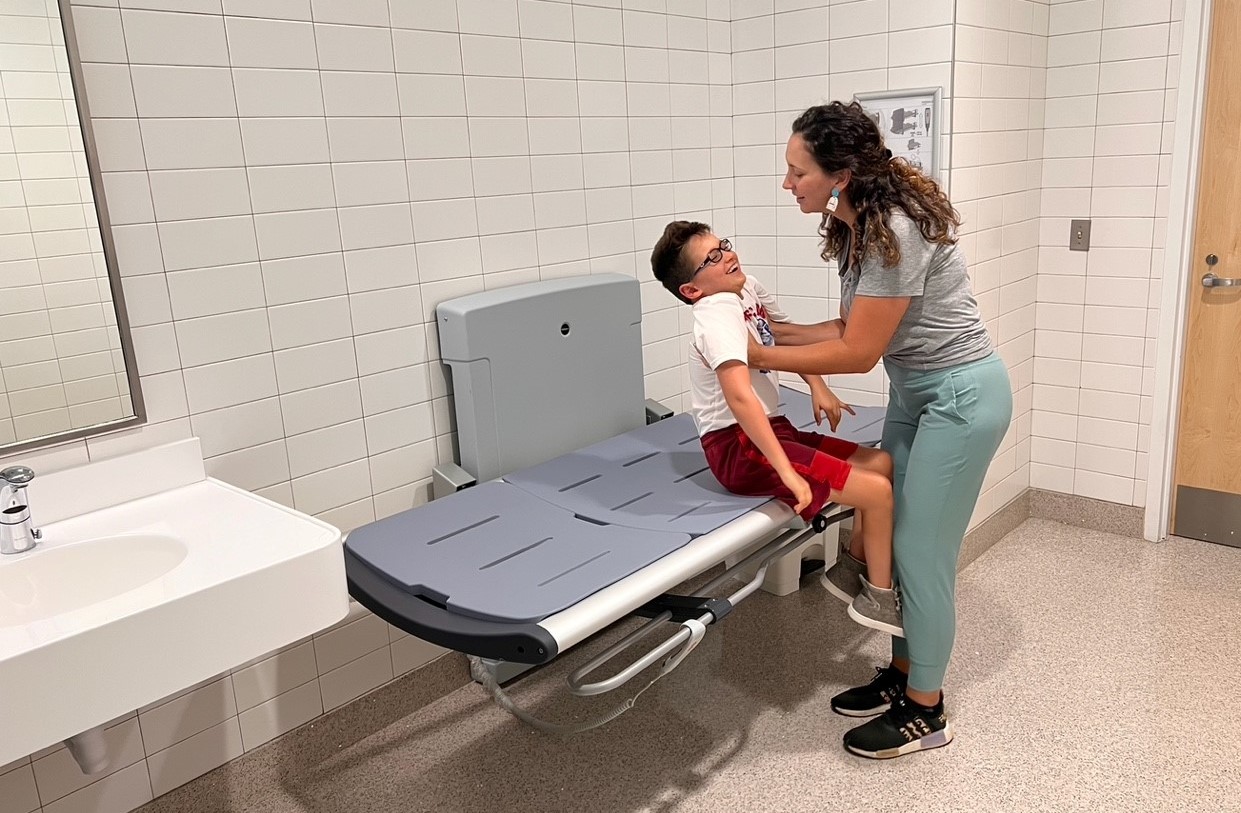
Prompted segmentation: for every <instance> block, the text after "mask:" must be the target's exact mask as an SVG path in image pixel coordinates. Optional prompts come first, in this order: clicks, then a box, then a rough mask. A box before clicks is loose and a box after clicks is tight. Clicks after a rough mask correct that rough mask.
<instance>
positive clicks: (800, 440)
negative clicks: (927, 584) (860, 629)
mask: <svg viewBox="0 0 1241 813" xmlns="http://www.w3.org/2000/svg"><path fill="white" fill-rule="evenodd" d="M651 268H652V270H653V271H654V273H655V278H656V279H658V280H659V281H660V282H661V283H663V285H664V287H665V288H667V289H668V290H669V291H670V292H671V293H672V294H673V295H674V296H676V297H677V298H678V299H680V300H681V301H682V302H686V303H688V304H689V305H691V306H692V307H693V313H694V342H693V344H692V345H691V346H690V360H689V365H690V394H691V407H690V409H691V412H692V413H693V415H694V422H695V424H696V425H697V427H698V434H699V436H700V437H701V439H702V448H703V451H704V452H705V454H706V458H707V463H708V465H709V466H710V467H711V472H712V473H713V474H714V475H715V476H716V478H717V479H718V480H719V481H720V484H721V485H723V486H724V487H725V488H727V489H728V490H729V491H732V492H734V493H736V494H745V495H750V496H759V495H771V496H773V497H776V498H777V499H779V500H781V501H782V502H784V503H786V504H788V505H789V506H792V508H793V510H794V511H796V512H797V513H798V514H799V515H800V516H801V517H802V518H803V519H805V520H806V521H809V520H811V519H812V518H813V517H814V515H815V514H816V513H817V512H818V511H819V510H820V509H821V508H822V507H823V506H824V504H826V503H827V502H828V501H829V500H830V501H833V502H837V503H840V504H842V505H851V506H854V507H855V508H856V509H857V513H856V514H855V516H854V531H853V533H854V535H855V536H856V535H859V534H861V535H862V536H863V539H862V542H863V549H864V551H865V556H866V561H865V563H863V562H860V561H858V560H857V559H854V558H853V557H852V556H850V555H849V554H848V552H847V551H844V550H842V551H841V552H840V556H839V559H838V560H837V562H836V564H835V565H833V566H832V567H831V568H829V569H828V571H827V572H826V573H825V574H824V576H823V584H824V586H825V587H826V588H827V589H828V591H829V592H831V593H832V595H834V596H836V597H838V598H840V599H842V600H844V601H847V602H850V605H849V615H850V617H852V618H853V619H854V620H855V621H857V622H858V623H860V624H863V625H865V626H868V627H872V628H874V629H879V630H883V631H884V632H887V633H889V634H892V635H904V630H903V629H902V627H901V615H900V604H899V601H898V599H897V595H896V591H895V590H894V589H893V586H892V482H891V479H890V478H891V476H892V459H891V457H890V456H889V455H888V454H887V453H886V452H883V451H880V450H878V449H864V448H861V447H859V446H858V445H857V444H856V443H851V442H849V441H846V440H842V439H840V438H836V437H830V436H826V435H820V434H817V433H814V432H801V431H798V430H797V429H796V427H794V426H793V424H792V423H790V422H789V420H788V419H787V418H785V417H784V416H783V415H780V414H779V411H778V404H779V393H778V389H777V387H778V381H777V379H776V376H775V375H774V374H773V373H770V372H766V371H762V370H751V369H749V367H747V366H746V358H747V354H748V350H747V347H748V341H749V340H750V339H751V338H752V339H753V340H754V341H757V342H761V343H762V344H765V345H768V346H770V345H773V344H775V343H776V341H777V339H779V338H781V337H784V340H785V341H786V342H788V343H798V340H799V339H800V340H803V341H804V340H807V339H808V338H809V337H808V336H807V335H806V333H805V326H798V325H793V324H789V323H788V318H787V317H786V316H785V315H784V313H783V312H781V311H780V310H779V307H778V306H777V304H776V301H775V299H774V298H773V297H772V296H771V295H770V294H768V293H767V292H766V291H765V290H764V289H763V288H762V286H761V285H759V284H758V283H757V282H755V281H754V280H750V279H747V278H746V276H745V274H744V273H742V271H741V263H740V261H739V260H738V258H737V255H736V253H735V252H733V250H732V244H731V243H730V242H729V241H728V240H721V239H720V238H718V237H716V236H715V235H714V234H712V233H711V228H710V227H709V226H707V225H706V224H705V223H693V222H688V221H684V220H678V221H674V222H672V223H669V224H668V226H667V228H665V229H664V234H663V236H662V237H661V238H660V239H659V242H658V243H656V244H655V249H654V251H653V252H652V253H651ZM799 328H802V330H800V331H799ZM802 378H803V379H804V380H805V381H806V383H807V384H808V385H809V386H810V395H811V399H812V404H813V408H814V416H815V422H816V423H821V422H822V419H823V417H824V416H825V415H826V416H827V418H828V423H829V424H830V425H831V428H832V429H833V430H834V429H835V428H836V425H837V424H838V423H839V422H840V412H841V409H846V410H849V411H850V412H852V411H853V410H852V409H849V407H848V405H845V404H842V403H841V401H840V400H839V399H838V398H836V396H835V395H834V394H833V393H832V391H831V390H829V389H828V388H827V385H826V384H824V383H823V379H822V377H820V376H802ZM863 515H864V516H865V520H866V521H865V523H864V527H865V532H864V533H863V530H862V529H863V523H862V522H861V518H862V516H863ZM863 570H865V575H863Z"/></svg>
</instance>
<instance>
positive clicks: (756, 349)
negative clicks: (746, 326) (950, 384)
mask: <svg viewBox="0 0 1241 813" xmlns="http://www.w3.org/2000/svg"><path fill="white" fill-rule="evenodd" d="M746 339H747V340H748V342H749V345H748V350H747V351H746V366H747V367H749V368H750V369H753V370H761V369H763V367H762V365H761V364H759V358H758V357H759V355H760V354H761V353H762V352H763V350H765V349H766V348H765V347H763V346H762V345H761V344H759V343H758V342H757V341H755V339H754V336H753V334H751V333H750V332H749V331H746Z"/></svg>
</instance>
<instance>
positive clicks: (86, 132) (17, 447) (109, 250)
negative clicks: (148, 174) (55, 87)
mask: <svg viewBox="0 0 1241 813" xmlns="http://www.w3.org/2000/svg"><path fill="white" fill-rule="evenodd" d="M70 2H71V0H57V4H56V5H57V7H58V8H59V10H60V29H61V33H62V35H63V36H64V40H65V58H66V60H67V61H68V63H69V81H70V84H72V85H73V100H74V104H75V105H76V107H77V111H78V127H79V128H80V129H81V131H82V147H83V151H84V152H85V154H86V170H87V174H88V175H89V176H90V186H91V195H92V196H93V197H94V199H95V216H96V220H97V221H98V224H99V238H100V242H101V243H102V245H103V257H104V264H105V265H106V266H107V269H108V287H109V289H110V290H111V292H112V306H113V307H114V308H115V310H116V329H117V332H118V334H119V339H120V343H121V354H122V357H123V358H124V359H125V375H126V378H127V379H128V381H129V398H130V404H131V405H132V406H133V412H134V414H133V415H132V416H131V417H128V418H120V419H118V420H115V421H108V422H105V423H98V424H94V425H93V426H87V427H84V428H82V429H71V430H69V431H67V432H56V433H53V434H50V435H40V436H39V437H35V438H30V439H28V440H18V441H17V442H15V443H11V444H8V445H4V446H0V458H2V457H9V456H10V455H12V454H14V453H16V452H24V451H30V450H31V449H36V448H41V447H44V446H52V445H56V444H60V443H65V442H67V441H72V440H80V439H82V438H86V437H89V436H91V435H98V434H102V433H104V432H113V431H116V430H118V429H126V428H129V427H133V426H138V425H141V424H144V423H146V420H147V413H146V404H145V403H144V401H143V400H142V389H141V387H140V386H139V381H138V379H139V376H138V364H137V361H136V359H135V357H134V344H133V337H132V335H131V334H130V329H129V315H128V313H127V312H126V310H125V298H124V296H123V294H122V290H121V271H120V268H119V267H118V266H117V262H116V246H115V244H114V243H113V241H112V221H111V220H110V219H109V218H108V206H107V203H106V202H105V201H104V194H103V176H102V175H101V174H100V171H99V156H98V153H97V152H96V148H95V134H94V132H93V131H92V130H91V124H90V122H91V119H90V105H89V104H88V103H87V100H86V77H85V76H84V75H83V73H82V60H81V58H80V56H79V54H78V41H77V36H76V34H75V32H74V28H73V16H72V13H71V8H70Z"/></svg>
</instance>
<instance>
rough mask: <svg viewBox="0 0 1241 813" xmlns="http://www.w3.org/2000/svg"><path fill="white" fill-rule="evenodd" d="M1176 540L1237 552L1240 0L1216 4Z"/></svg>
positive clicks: (1240, 477) (1240, 492) (1240, 522)
mask: <svg viewBox="0 0 1241 813" xmlns="http://www.w3.org/2000/svg"><path fill="white" fill-rule="evenodd" d="M1213 6H1214V11H1213V13H1212V20H1211V39H1210V46H1209V48H1210V50H1209V52H1208V54H1207V65H1208V69H1207V88H1206V108H1205V112H1204V118H1203V139H1202V163H1201V165H1200V169H1199V175H1200V176H1201V177H1200V179H1199V189H1198V201H1197V216H1196V218H1195V219H1196V226H1195V230H1194V235H1193V254H1192V255H1191V265H1190V269H1189V270H1190V273H1189V280H1188V284H1189V285H1190V291H1189V296H1188V299H1189V314H1188V327H1187V332H1186V337H1185V339H1186V341H1185V359H1184V367H1183V369H1184V379H1183V381H1182V387H1181V401H1180V427H1179V430H1178V433H1177V449H1176V467H1175V487H1174V491H1173V513H1172V533H1174V534H1176V535H1177V536H1188V537H1192V538H1194V539H1205V540H1207V541H1210V542H1220V543H1224V544H1229V545H1237V546H1241V47H1239V46H1238V43H1241V0H1214V3H1213Z"/></svg>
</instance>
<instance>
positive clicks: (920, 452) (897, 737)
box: [749, 102, 1012, 759]
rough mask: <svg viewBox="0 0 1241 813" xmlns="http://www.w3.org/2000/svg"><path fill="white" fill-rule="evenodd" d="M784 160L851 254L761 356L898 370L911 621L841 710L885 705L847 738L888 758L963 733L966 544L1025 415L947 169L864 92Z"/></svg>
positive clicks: (806, 365) (898, 460) (890, 435)
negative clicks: (828, 295)
mask: <svg viewBox="0 0 1241 813" xmlns="http://www.w3.org/2000/svg"><path fill="white" fill-rule="evenodd" d="M785 160H786V162H787V163H788V174H787V175H786V176H785V179H784V188H785V189H787V190H789V191H790V192H792V193H793V196H794V197H795V198H796V199H797V202H798V204H799V206H800V207H801V210H802V211H803V212H805V213H807V214H819V215H821V216H822V223H821V224H820V226H819V234H820V235H821V236H822V237H823V241H824V242H823V251H822V257H823V259H824V260H825V261H826V260H829V259H835V260H836V261H837V262H838V263H839V265H840V275H841V300H840V319H836V320H833V321H831V322H826V323H823V324H821V325H818V326H816V328H817V329H816V330H815V331H814V332H813V334H812V340H813V341H812V343H803V344H800V346H788V345H785V346H779V345H777V346H775V347H761V346H759V345H757V344H756V343H755V344H751V346H750V354H749V364H750V366H751V367H758V368H761V369H765V370H773V369H774V370H783V371H786V372H791V373H818V374H831V373H864V372H867V371H869V370H870V369H871V368H872V367H874V365H875V364H876V363H877V362H878V361H879V359H880V357H882V358H883V360H884V366H885V368H886V370H887V374H888V377H889V379H890V380H891V387H890V390H889V398H888V411H887V419H886V423H885V424H884V431H883V441H882V447H883V448H884V449H885V450H887V451H888V453H889V454H891V455H892V458H893V463H894V468H895V472H894V477H893V492H894V494H895V497H896V529H895V537H894V539H893V556H894V558H895V571H896V581H897V584H898V585H899V587H900V590H901V599H902V605H903V606H902V609H903V612H904V625H905V635H906V637H905V638H904V639H901V638H893V639H892V661H891V663H890V664H889V665H888V666H887V667H885V668H881V669H877V670H876V671H877V672H878V676H877V677H876V678H875V679H874V680H872V681H871V682H870V683H869V684H867V685H865V686H859V687H857V688H854V689H850V690H848V691H846V692H843V693H841V694H839V695H837V696H836V697H834V698H832V709H833V710H834V711H836V712H837V713H839V714H843V715H846V716H851V717H867V716H873V715H880V716H878V717H876V718H875V719H873V720H871V721H870V722H868V723H866V724H864V725H861V726H858V727H857V728H854V729H852V730H850V731H849V732H848V733H846V734H845V737H844V744H845V747H846V748H847V749H849V750H850V751H851V752H853V753H856V754H859V755H862V756H867V757H871V758H875V759H885V758H889V757H896V756H900V755H902V754H907V753H912V752H914V751H919V750H924V749H927V748H936V747H939V746H942V745H947V744H948V742H950V741H951V740H952V726H951V724H950V723H949V722H948V719H947V716H946V715H945V713H944V702H943V693H942V691H941V689H942V686H943V679H944V674H945V672H946V671H947V668H948V658H949V656H950V655H951V652H952V643H953V637H954V634H955V625H956V618H955V615H956V612H955V606H954V603H955V596H954V590H955V584H956V568H957V554H958V552H959V551H960V548H961V541H962V539H963V538H964V536H965V529H966V526H967V524H968V523H969V520H970V516H971V515H972V514H973V512H974V506H975V504H976V503H977V501H978V494H979V492H980V491H981V489H982V481H983V477H984V476H985V475H986V473H987V468H988V466H989V465H990V463H991V459H992V457H994V455H995V452H996V450H997V449H998V448H999V445H1000V441H1001V440H1002V439H1003V437H1004V433H1005V432H1006V431H1007V429H1008V425H1009V421H1010V420H1011V418H1012V391H1011V388H1010V384H1009V380H1008V372H1007V370H1006V368H1005V366H1004V362H1003V361H1002V360H1001V359H1000V357H999V355H998V354H997V353H996V352H995V349H994V347H993V346H992V343H991V339H990V337H989V336H988V335H987V330H986V326H985V325H984V324H983V321H982V317H981V316H980V315H979V312H978V305H977V303H976V302H975V300H974V296H973V294H972V292H971V290H970V281H969V275H968V273H967V271H966V264H965V257H964V255H963V254H962V252H961V249H960V248H959V247H958V246H957V239H956V229H957V227H958V226H959V225H960V216H959V215H958V214H957V212H956V211H955V210H954V209H953V207H952V204H951V203H950V202H949V201H948V198H947V197H946V196H945V195H944V193H943V192H942V191H941V190H940V189H939V187H938V185H936V183H935V182H934V181H933V180H931V179H930V178H928V177H927V176H925V175H923V174H922V173H920V172H919V171H918V170H916V169H914V168H913V167H911V166H909V165H908V164H907V163H905V162H904V161H903V160H900V159H893V158H892V153H891V152H890V151H889V150H887V149H885V148H884V145H883V136H882V135H880V132H879V129H878V128H877V127H876V126H875V123H874V121H873V120H872V119H871V118H870V117H869V116H867V115H866V113H865V112H864V111H863V109H862V107H861V106H860V105H859V104H857V103H856V102H853V103H851V104H847V105H846V104H842V103H840V102H832V103H831V104H826V105H820V106H817V107H812V108H810V109H809V110H807V111H806V112H805V113H803V114H802V115H801V116H800V117H798V119H797V120H796V121H795V122H794V123H793V134H792V136H791V137H790V138H789V142H788V147H787V149H786V151H785ZM862 533H865V530H864V529H863V530H862ZM860 542H861V540H859V539H854V540H852V543H851V545H850V550H849V551H842V552H841V560H842V563H845V562H848V560H847V559H846V558H845V557H846V555H849V556H852V557H853V558H854V559H855V560H857V559H861V557H862V556H863V549H862V546H861V544H860ZM857 564H858V563H857V562H854V563H851V564H850V566H851V567H856V565H857Z"/></svg>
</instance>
